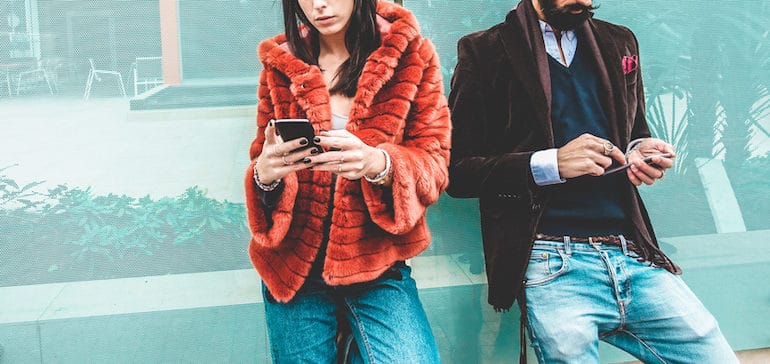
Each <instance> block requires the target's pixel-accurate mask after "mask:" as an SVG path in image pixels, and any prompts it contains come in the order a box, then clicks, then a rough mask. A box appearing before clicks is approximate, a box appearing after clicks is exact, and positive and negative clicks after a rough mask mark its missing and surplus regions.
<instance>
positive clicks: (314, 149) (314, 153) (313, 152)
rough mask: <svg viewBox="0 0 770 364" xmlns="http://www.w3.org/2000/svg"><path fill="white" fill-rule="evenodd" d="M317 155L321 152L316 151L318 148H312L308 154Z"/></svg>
mask: <svg viewBox="0 0 770 364" xmlns="http://www.w3.org/2000/svg"><path fill="white" fill-rule="evenodd" d="M318 153H321V151H320V150H318V148H313V150H311V151H310V154H312V155H316V154H318Z"/></svg>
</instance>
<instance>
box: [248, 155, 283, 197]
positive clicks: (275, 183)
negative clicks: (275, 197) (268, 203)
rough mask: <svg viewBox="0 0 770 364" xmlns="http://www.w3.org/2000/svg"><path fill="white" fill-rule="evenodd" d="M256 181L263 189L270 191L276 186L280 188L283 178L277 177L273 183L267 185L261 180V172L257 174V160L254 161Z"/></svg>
mask: <svg viewBox="0 0 770 364" xmlns="http://www.w3.org/2000/svg"><path fill="white" fill-rule="evenodd" d="M254 183H256V184H257V187H259V188H260V189H261V190H262V191H265V192H270V191H272V190H274V189H276V188H278V185H280V184H281V179H280V178H279V179H277V180H275V181H273V183H271V184H269V185H266V184H264V183H262V182H260V181H259V174H257V162H254Z"/></svg>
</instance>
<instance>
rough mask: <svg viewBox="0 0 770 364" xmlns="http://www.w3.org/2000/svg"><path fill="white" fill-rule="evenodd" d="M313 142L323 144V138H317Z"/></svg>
mask: <svg viewBox="0 0 770 364" xmlns="http://www.w3.org/2000/svg"><path fill="white" fill-rule="evenodd" d="M313 142H315V143H320V142H321V138H319V137H315V138H313Z"/></svg>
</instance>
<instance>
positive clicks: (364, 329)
mask: <svg viewBox="0 0 770 364" xmlns="http://www.w3.org/2000/svg"><path fill="white" fill-rule="evenodd" d="M263 286H264V285H263ZM263 295H264V297H265V317H266V321H267V331H268V336H269V339H270V349H271V352H272V355H273V361H274V362H275V363H314V364H315V363H335V360H336V359H335V358H336V355H337V348H336V345H335V336H336V333H337V319H336V317H335V315H336V313H338V312H339V313H341V314H342V315H343V316H344V317H345V318H346V319H347V320H348V322H349V323H350V326H351V329H352V332H353V337H354V339H355V342H356V345H354V346H353V347H354V350H353V352H352V362H354V363H438V362H439V358H438V348H437V346H436V341H435V338H434V337H433V332H432V331H431V329H430V325H429V323H428V319H427V317H426V315H425V311H424V310H423V307H422V304H421V303H420V300H419V298H418V296H417V287H416V285H415V282H414V279H412V277H411V268H410V267H409V266H407V265H405V264H403V263H400V264H398V265H397V266H395V267H394V268H393V269H392V270H390V271H388V272H386V273H385V274H383V276H381V277H380V278H378V279H375V280H374V281H371V282H365V283H358V284H354V285H350V286H328V285H326V284H325V283H324V282H323V281H322V280H320V279H318V278H315V279H313V278H310V279H308V280H307V281H306V283H305V285H304V286H303V287H302V288H301V289H300V290H299V292H297V295H296V296H295V297H294V298H293V299H292V300H291V301H290V302H288V303H278V302H276V301H275V299H273V298H272V296H270V293H269V292H268V291H267V290H266V289H264V288H263Z"/></svg>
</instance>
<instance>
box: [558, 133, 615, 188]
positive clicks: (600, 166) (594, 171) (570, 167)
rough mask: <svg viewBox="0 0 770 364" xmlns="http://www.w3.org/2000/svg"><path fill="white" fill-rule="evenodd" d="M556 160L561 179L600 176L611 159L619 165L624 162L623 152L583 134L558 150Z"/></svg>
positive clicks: (603, 141) (604, 140) (606, 142)
mask: <svg viewBox="0 0 770 364" xmlns="http://www.w3.org/2000/svg"><path fill="white" fill-rule="evenodd" d="M556 159H557V161H558V164H559V175H560V176H561V177H562V178H574V177H580V176H583V175H586V174H588V175H592V176H601V175H602V174H604V170H605V169H606V168H607V167H609V166H611V165H612V160H613V159H614V160H616V161H618V162H620V163H621V164H624V163H625V162H626V158H625V156H624V155H623V152H621V151H620V150H619V149H618V148H616V147H615V146H614V145H612V143H611V142H610V141H608V140H606V139H602V138H599V137H596V136H593V135H591V134H583V135H581V136H579V137H577V138H575V139H573V140H572V141H570V142H569V143H567V144H566V145H565V146H563V147H561V148H559V149H558V151H557V153H556Z"/></svg>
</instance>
